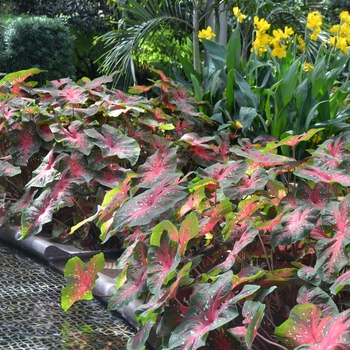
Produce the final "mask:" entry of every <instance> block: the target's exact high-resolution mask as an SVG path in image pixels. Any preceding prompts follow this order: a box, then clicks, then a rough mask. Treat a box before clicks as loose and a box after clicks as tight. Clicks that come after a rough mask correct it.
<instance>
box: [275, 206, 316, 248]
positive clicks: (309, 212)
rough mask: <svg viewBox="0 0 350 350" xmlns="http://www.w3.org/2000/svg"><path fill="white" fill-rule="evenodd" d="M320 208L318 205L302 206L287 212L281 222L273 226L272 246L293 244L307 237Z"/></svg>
mask: <svg viewBox="0 0 350 350" xmlns="http://www.w3.org/2000/svg"><path fill="white" fill-rule="evenodd" d="M319 214H320V210H319V209H318V208H316V207H308V206H301V207H299V208H297V209H295V210H294V211H293V212H291V213H288V214H285V215H284V216H283V217H282V220H281V223H280V224H279V225H277V226H276V227H274V228H273V230H272V233H271V234H272V236H271V240H270V243H271V246H272V248H276V247H277V246H278V245H286V244H292V243H295V242H298V241H301V240H302V239H305V238H306V237H307V236H308V235H309V234H310V232H311V230H312V229H313V227H314V226H315V224H316V222H317V220H318V216H319Z"/></svg>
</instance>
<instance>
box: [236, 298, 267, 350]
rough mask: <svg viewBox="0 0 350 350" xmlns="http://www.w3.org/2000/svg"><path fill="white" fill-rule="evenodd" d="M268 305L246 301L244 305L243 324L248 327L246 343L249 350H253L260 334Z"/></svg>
mask: <svg viewBox="0 0 350 350" xmlns="http://www.w3.org/2000/svg"><path fill="white" fill-rule="evenodd" d="M265 307H266V305H265V304H261V303H260V302H258V301H251V300H246V301H245V302H244V305H243V309H242V315H243V316H244V321H243V324H246V325H247V331H246V333H245V336H244V338H245V343H246V345H247V347H248V349H249V350H250V349H252V345H253V341H254V339H255V337H256V334H257V333H258V328H259V326H260V323H261V321H262V319H263V317H264V310H265Z"/></svg>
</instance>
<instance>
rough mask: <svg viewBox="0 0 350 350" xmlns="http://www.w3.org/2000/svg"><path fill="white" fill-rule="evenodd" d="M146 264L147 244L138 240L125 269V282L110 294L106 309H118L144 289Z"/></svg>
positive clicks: (135, 297)
mask: <svg viewBox="0 0 350 350" xmlns="http://www.w3.org/2000/svg"><path fill="white" fill-rule="evenodd" d="M121 258H123V257H121ZM119 260H120V259H118V261H119ZM147 266H148V263H147V246H146V245H145V243H143V242H141V241H139V242H137V243H136V245H135V248H134V250H133V252H132V257H131V259H130V264H129V266H128V270H127V282H126V283H125V284H124V285H122V286H121V287H120V288H119V289H118V290H117V291H116V292H115V293H114V294H113V295H112V296H111V299H110V300H109V303H108V310H118V309H120V308H121V307H123V306H126V305H128V304H129V303H130V302H131V301H133V300H135V299H137V297H138V296H139V295H140V294H141V293H142V292H143V291H144V290H145V287H146V281H147Z"/></svg>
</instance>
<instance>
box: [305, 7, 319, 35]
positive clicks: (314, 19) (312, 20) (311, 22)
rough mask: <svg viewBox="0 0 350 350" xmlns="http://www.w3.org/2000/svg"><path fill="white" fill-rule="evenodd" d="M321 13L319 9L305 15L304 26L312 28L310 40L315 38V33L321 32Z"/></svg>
mask: <svg viewBox="0 0 350 350" xmlns="http://www.w3.org/2000/svg"><path fill="white" fill-rule="evenodd" d="M321 25H322V15H321V14H320V12H319V11H314V12H310V13H309V14H308V15H307V23H306V28H310V29H312V30H313V31H312V33H311V35H310V38H311V40H317V35H318V34H320V32H321Z"/></svg>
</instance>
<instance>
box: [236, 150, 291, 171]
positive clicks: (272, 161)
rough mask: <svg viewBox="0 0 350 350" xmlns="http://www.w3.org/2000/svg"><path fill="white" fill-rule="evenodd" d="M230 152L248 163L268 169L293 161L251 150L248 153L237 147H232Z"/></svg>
mask: <svg viewBox="0 0 350 350" xmlns="http://www.w3.org/2000/svg"><path fill="white" fill-rule="evenodd" d="M230 151H231V152H233V153H234V154H237V155H238V156H241V157H243V158H246V159H247V160H248V161H249V162H252V163H253V164H256V165H259V166H264V167H270V166H276V165H283V164H285V163H287V162H290V161H293V159H292V158H288V157H284V156H280V155H278V154H272V153H263V152H262V151H260V150H258V149H256V148H252V149H250V150H249V151H244V150H242V149H241V147H239V146H233V147H231V148H230Z"/></svg>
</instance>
